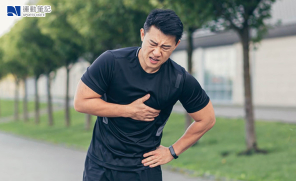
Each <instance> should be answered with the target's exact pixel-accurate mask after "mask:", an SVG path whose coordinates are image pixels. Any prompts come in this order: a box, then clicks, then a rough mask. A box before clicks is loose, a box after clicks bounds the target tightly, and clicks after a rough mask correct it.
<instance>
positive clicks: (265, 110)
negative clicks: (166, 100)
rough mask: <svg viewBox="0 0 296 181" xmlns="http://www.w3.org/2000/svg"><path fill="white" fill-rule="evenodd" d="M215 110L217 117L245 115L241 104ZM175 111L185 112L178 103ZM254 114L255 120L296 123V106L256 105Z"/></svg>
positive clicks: (215, 108)
mask: <svg viewBox="0 0 296 181" xmlns="http://www.w3.org/2000/svg"><path fill="white" fill-rule="evenodd" d="M214 110H215V115H216V116H217V117H225V118H244V115H245V112H244V108H243V107H241V106H225V105H223V106H220V105H219V106H218V105H214ZM173 111H174V112H178V113H184V112H185V110H184V108H183V106H182V105H181V104H176V105H175V106H174V108H173ZM254 114H255V120H260V121H273V122H284V123H296V108H295V109H293V108H280V107H279V108H274V107H255V108H254Z"/></svg>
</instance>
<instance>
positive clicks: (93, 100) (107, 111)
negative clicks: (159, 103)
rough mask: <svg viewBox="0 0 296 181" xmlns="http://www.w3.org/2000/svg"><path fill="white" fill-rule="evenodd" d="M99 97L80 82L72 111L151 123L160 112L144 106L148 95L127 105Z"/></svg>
mask: <svg viewBox="0 0 296 181" xmlns="http://www.w3.org/2000/svg"><path fill="white" fill-rule="evenodd" d="M101 97H102V96H101V95H100V94H98V93H96V92H94V91H93V90H92V89H90V88H89V87H88V86H87V85H85V84H84V83H83V82H82V81H81V80H80V81H79V83H78V85H77V89H76V93H75V97H74V109H75V110H76V111H78V112H81V113H87V114H91V115H96V116H101V117H130V118H132V119H135V120H141V121H153V120H154V118H155V117H157V116H158V114H159V112H160V111H159V110H155V109H153V108H150V107H148V106H146V105H145V104H144V102H145V101H146V100H148V99H149V97H150V95H149V94H148V95H146V96H144V97H142V98H139V99H137V100H135V101H134V102H132V103H130V104H127V105H120V104H113V103H108V102H106V101H104V100H102V99H101Z"/></svg>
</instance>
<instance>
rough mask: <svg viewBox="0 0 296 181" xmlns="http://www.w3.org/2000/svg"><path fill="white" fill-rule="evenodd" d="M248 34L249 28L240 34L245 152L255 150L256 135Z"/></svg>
mask: <svg viewBox="0 0 296 181" xmlns="http://www.w3.org/2000/svg"><path fill="white" fill-rule="evenodd" d="M249 42H250V33H249V28H248V27H247V28H245V29H244V30H243V31H242V34H241V43H242V46H243V62H244V67H243V71H244V94H245V95H244V96H245V106H244V108H245V121H246V127H245V129H246V143H247V151H250V150H252V149H257V143H256V133H255V125H254V111H253V100H252V87H251V86H252V85H251V76H250V60H249V59H250V57H249V49H250V43H249Z"/></svg>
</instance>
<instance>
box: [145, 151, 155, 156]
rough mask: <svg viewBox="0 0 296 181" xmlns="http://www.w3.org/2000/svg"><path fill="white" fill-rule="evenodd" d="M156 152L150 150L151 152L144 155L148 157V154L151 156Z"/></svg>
mask: <svg viewBox="0 0 296 181" xmlns="http://www.w3.org/2000/svg"><path fill="white" fill-rule="evenodd" d="M154 154H155V151H150V152H148V153H145V154H144V155H143V157H148V156H151V155H154Z"/></svg>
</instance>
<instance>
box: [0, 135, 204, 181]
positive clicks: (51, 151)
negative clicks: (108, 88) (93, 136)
mask: <svg viewBox="0 0 296 181" xmlns="http://www.w3.org/2000/svg"><path fill="white" fill-rule="evenodd" d="M85 156H86V152H85V151H82V150H76V149H71V148H67V147H64V146H61V145H55V144H51V143H46V142H41V141H36V140H32V139H29V138H23V137H19V136H15V135H12V134H8V133H3V132H0V180H3V181H4V180H5V181H20V180H21V181H81V180H82V173H83V169H84V161H85ZM163 180H164V181H202V179H199V178H188V177H185V176H183V175H181V174H179V173H174V172H171V171H168V170H163Z"/></svg>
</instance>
